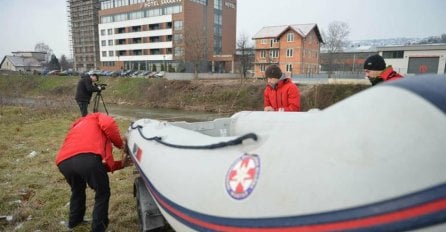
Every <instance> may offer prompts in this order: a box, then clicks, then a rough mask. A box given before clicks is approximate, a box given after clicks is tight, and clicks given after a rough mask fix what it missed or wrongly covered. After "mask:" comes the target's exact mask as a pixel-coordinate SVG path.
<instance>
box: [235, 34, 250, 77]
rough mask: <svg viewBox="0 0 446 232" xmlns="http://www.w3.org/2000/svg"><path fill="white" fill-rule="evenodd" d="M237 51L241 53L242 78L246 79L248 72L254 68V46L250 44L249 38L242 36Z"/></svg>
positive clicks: (238, 41)
mask: <svg viewBox="0 0 446 232" xmlns="http://www.w3.org/2000/svg"><path fill="white" fill-rule="evenodd" d="M237 49H238V51H239V52H240V53H239V54H240V67H241V70H240V71H241V73H242V77H243V78H246V72H247V71H248V69H249V68H250V67H251V66H252V54H253V50H254V48H253V46H252V45H251V44H250V43H249V40H248V36H247V35H246V34H241V35H240V38H239V40H237Z"/></svg>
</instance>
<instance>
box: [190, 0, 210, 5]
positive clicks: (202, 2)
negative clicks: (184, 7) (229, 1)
mask: <svg viewBox="0 0 446 232" xmlns="http://www.w3.org/2000/svg"><path fill="white" fill-rule="evenodd" d="M190 1H191V2H196V3H198V4H201V5H205V6H207V5H208V1H207V0H190Z"/></svg>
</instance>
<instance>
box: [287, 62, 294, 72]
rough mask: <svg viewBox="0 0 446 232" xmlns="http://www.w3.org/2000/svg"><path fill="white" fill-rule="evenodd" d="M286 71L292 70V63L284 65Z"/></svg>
mask: <svg viewBox="0 0 446 232" xmlns="http://www.w3.org/2000/svg"><path fill="white" fill-rule="evenodd" d="M286 71H287V72H293V65H292V64H287V65H286Z"/></svg>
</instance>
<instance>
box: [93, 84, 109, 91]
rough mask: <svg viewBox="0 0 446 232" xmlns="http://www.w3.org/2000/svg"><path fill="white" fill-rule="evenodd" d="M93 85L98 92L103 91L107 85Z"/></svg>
mask: <svg viewBox="0 0 446 232" xmlns="http://www.w3.org/2000/svg"><path fill="white" fill-rule="evenodd" d="M94 85H95V86H96V87H98V88H99V91H101V90H104V89H105V87H106V86H107V84H101V83H99V84H97V83H95V84H94Z"/></svg>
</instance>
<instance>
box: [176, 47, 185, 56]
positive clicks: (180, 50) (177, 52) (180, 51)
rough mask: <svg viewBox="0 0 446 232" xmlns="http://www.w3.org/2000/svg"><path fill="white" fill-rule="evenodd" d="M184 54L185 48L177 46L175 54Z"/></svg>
mask: <svg viewBox="0 0 446 232" xmlns="http://www.w3.org/2000/svg"><path fill="white" fill-rule="evenodd" d="M183 54H184V49H183V48H181V47H176V48H175V56H177V57H178V56H183Z"/></svg>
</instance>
